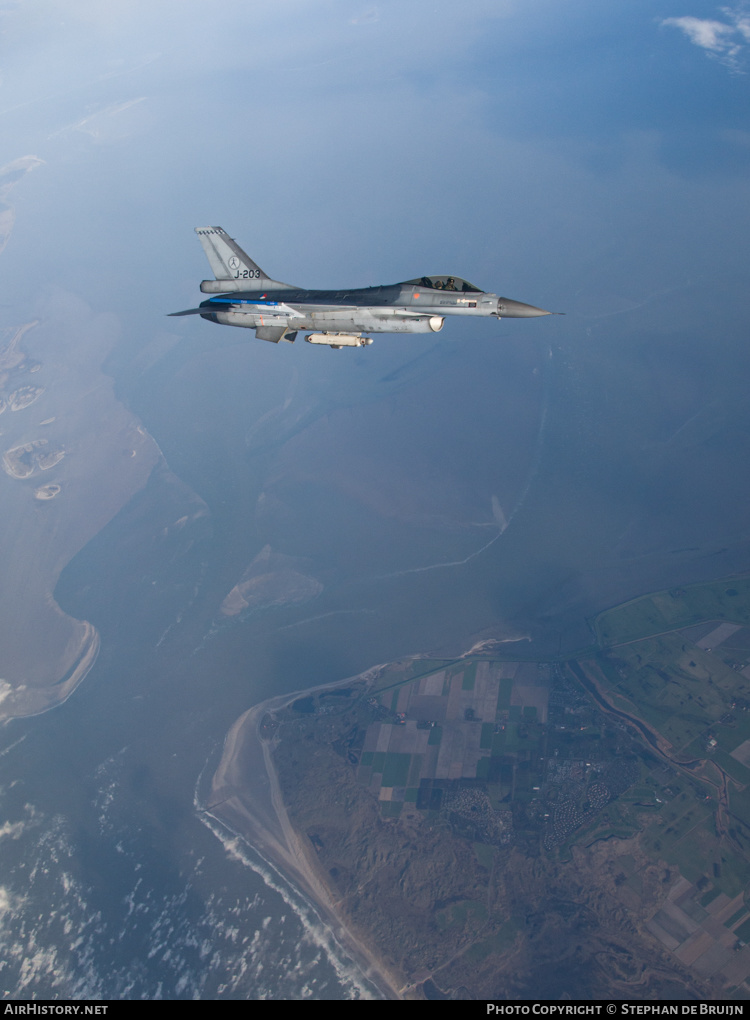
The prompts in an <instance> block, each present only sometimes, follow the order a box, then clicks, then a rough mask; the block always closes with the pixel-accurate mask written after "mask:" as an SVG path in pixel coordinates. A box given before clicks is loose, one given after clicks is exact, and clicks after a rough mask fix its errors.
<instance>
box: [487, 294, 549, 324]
mask: <svg viewBox="0 0 750 1020" xmlns="http://www.w3.org/2000/svg"><path fill="white" fill-rule="evenodd" d="M497 314H498V316H500V317H501V318H503V319H535V318H536V316H537V315H552V312H546V311H545V310H544V309H543V308H535V307H534V305H525V304H524V303H523V301H511V300H510V298H504V297H501V298H498V299H497Z"/></svg>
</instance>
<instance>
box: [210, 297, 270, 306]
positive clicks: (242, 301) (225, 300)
mask: <svg viewBox="0 0 750 1020" xmlns="http://www.w3.org/2000/svg"><path fill="white" fill-rule="evenodd" d="M279 304H281V302H280V301H254V300H253V299H252V298H236V297H232V298H229V297H220V298H210V299H209V300H208V301H207V302H206V305H204V306H203V307H204V308H205V307H207V306H208V305H264V306H267V305H279Z"/></svg>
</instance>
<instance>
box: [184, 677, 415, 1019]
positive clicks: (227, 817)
mask: <svg viewBox="0 0 750 1020" xmlns="http://www.w3.org/2000/svg"><path fill="white" fill-rule="evenodd" d="M383 668H384V667H383V666H375V667H373V668H372V669H370V670H367V671H366V672H364V673H361V674H359V675H358V676H356V677H348V678H346V679H345V680H341V681H337V682H335V683H331V684H321V685H320V686H318V687H314V688H312V689H308V690H304V691H296V692H295V693H293V694H285V695H281V696H278V697H274V698H270V699H268V700H267V701H264V702H261V703H260V704H259V705H256V706H254V707H253V708H250V709H248V710H247V711H246V712H244V713H243V714H242V715H241V716H240V717H239V719H238V720H237V721H236V722H235V723H234V725H233V726H232V728H231V729H230V731H229V733H228V734H227V736H226V739H225V741H224V749H223V753H222V756H221V761H220V762H219V766H218V768H217V769H216V771H215V773H214V775H213V778H212V780H211V790H210V794H209V797H208V800H207V802H206V803H205V804H204V805H203V807H202V808H201V810H202V812H203V813H205V814H206V815H208V816H210V817H212V818H214V819H215V820H216V821H218V822H219V823H220V824H222V825H224V826H226V827H227V828H229V829H230V830H231V831H232V832H233V833H235V835H237V836H239V837H240V838H241V839H243V840H245V841H246V842H247V843H248V844H249V845H250V846H252V847H253V848H254V849H255V850H256V852H257V853H259V854H260V856H261V857H262V858H263V859H264V860H265V861H266V862H267V863H268V864H269V865H270V866H271V867H273V868H274V869H275V870H276V871H277V872H278V873H279V874H280V875H281V876H282V877H283V878H284V879H285V880H286V881H287V882H289V883H290V884H291V885H292V886H293V887H294V889H295V890H296V891H297V892H298V893H300V894H301V895H303V896H304V897H305V898H306V899H308V900H309V901H310V902H311V904H312V905H313V906H314V908H315V909H316V911H317V912H318V914H319V916H320V918H321V920H322V921H323V922H324V923H325V924H326V925H327V926H328V927H329V928H330V929H331V931H332V934H333V936H334V938H335V940H336V942H337V943H338V944H339V945H341V947H342V948H343V949H344V951H345V952H346V953H347V955H348V956H350V957H351V959H352V960H353V961H354V962H355V963H356V965H357V966H358V967H359V968H360V969H361V971H362V973H363V974H364V976H365V977H366V978H367V980H368V981H370V982H371V983H372V984H373V985H375V986H376V987H377V989H378V990H379V991H380V993H381V995H382V996H383V998H385V999H402V998H404V997H405V996H404V992H405V991H406V988H405V987H404V982H403V979H401V980H399V978H400V975H396V974H394V973H393V972H392V971H391V970H390V969H389V968H388V967H386V965H385V964H384V963H383V962H382V961H381V960H380V959H379V958H378V957H377V956H376V954H375V953H374V952H373V951H372V949H371V948H370V947H369V946H368V945H366V944H365V943H364V942H363V941H362V940H361V939H360V938H359V937H358V935H357V934H356V933H355V932H353V931H352V929H351V928H350V927H349V925H348V924H347V922H346V921H345V920H344V918H343V917H342V916H341V913H340V911H339V903H337V902H336V901H335V900H334V899H333V898H332V896H331V893H330V890H329V888H328V886H327V885H326V884H325V882H324V881H323V879H322V878H321V876H320V875H319V874H318V870H317V868H316V867H315V864H314V863H313V861H311V859H310V857H309V856H308V854H307V853H306V852H305V849H304V848H303V846H302V843H301V841H300V839H299V837H298V835H297V833H296V832H295V830H294V828H293V826H292V824H291V822H290V820H289V816H288V814H287V811H286V808H285V806H284V803H283V799H282V795H281V790H280V787H279V783H278V779H277V775H276V771H275V768H274V765H273V759H272V754H271V751H272V747H273V743H272V740H268V739H265V738H264V737H262V736H261V733H260V727H261V724H262V721H263V719H264V718H265V716H266V715H267V714H269V713H271V712H274V711H279V710H280V709H283V708H285V707H286V706H287V705H289V704H291V703H292V702H293V701H295V700H296V699H297V698H299V697H303V696H304V697H307V696H309V695H310V694H312V693H315V692H317V691H323V690H332V689H335V688H336V687H345V686H350V685H351V684H352V683H353V682H355V681H360V682H362V681H367V680H368V679H372V678H374V677H375V676H376V675H377V674H378V672H379V671H380V670H382V669H383ZM249 775H252V776H253V777H254V782H253V784H252V786H250V784H249V783H248V782H247V777H248V776H249Z"/></svg>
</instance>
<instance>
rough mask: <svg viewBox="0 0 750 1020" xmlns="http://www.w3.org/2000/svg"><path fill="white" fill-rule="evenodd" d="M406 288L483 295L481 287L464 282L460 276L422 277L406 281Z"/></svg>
mask: <svg viewBox="0 0 750 1020" xmlns="http://www.w3.org/2000/svg"><path fill="white" fill-rule="evenodd" d="M404 286H406V287H410V286H411V287H421V288H422V289H423V290H453V291H456V290H458V291H461V292H463V293H464V294H465V293H466V292H467V291H470V292H471V293H473V294H481V293H482V291H481V290H480V289H479V287H475V286H474V284H473V283H469V281H468V280H462V279H461V278H460V277H459V276H420V278H419V279H418V280H406V281H405V283H404Z"/></svg>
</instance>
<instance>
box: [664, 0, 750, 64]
mask: <svg viewBox="0 0 750 1020" xmlns="http://www.w3.org/2000/svg"><path fill="white" fill-rule="evenodd" d="M746 10H747V8H746V5H745V4H742V5H741V6H739V7H722V8H721V12H722V14H723V15H724V16H725V18H726V19H727V20H726V21H715V20H713V19H711V18H694V17H692V16H691V15H685V16H684V17H681V18H664V19H663V20H662V22H661V24H662V25H668V26H672V27H673V28H679V29H680V30H681V31H682V32H684V33H685V35H686V36H687V37H688V39H689V40H690V42H692V43H695V45H696V46H700V47H701V49H704V50H706V51H707V52H708V54H709V55H710V56H713V57H718V58H719V60H721V62H722V63H723V64H725V65H726V66H727V67H730V68H732V70H734V71H739V70H740V61H741V57H742V56H743V54H744V51H745V44H746V43H750V15H748V14H747V13H746Z"/></svg>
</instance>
